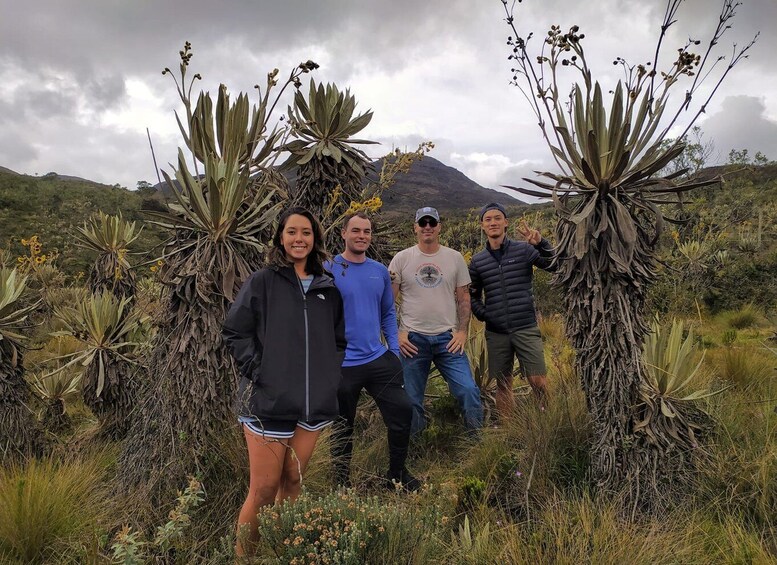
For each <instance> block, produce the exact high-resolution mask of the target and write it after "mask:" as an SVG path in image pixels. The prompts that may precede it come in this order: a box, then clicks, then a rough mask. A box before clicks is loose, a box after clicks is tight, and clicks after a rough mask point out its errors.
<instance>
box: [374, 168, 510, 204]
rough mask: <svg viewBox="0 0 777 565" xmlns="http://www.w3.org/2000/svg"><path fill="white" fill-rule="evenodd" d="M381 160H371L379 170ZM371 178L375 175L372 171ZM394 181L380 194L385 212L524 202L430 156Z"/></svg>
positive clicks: (375, 176)
mask: <svg viewBox="0 0 777 565" xmlns="http://www.w3.org/2000/svg"><path fill="white" fill-rule="evenodd" d="M382 165H383V160H382V159H379V160H378V161H376V162H375V170H376V171H380V168H381V166H382ZM371 176H372V178H373V180H374V179H375V178H377V174H375V173H373V174H372V175H371ZM396 178H397V182H396V184H395V185H394V186H392V187H391V188H390V189H389V190H388V191H386V192H384V193H383V209H384V210H385V211H386V212H389V213H403V214H405V213H411V212H414V211H415V210H417V209H418V208H420V207H421V206H434V207H435V208H437V209H438V210H439V211H440V212H441V213H446V212H447V213H450V212H453V211H463V210H469V209H471V208H478V207H480V206H483V205H484V204H487V203H489V202H499V203H500V204H504V205H506V206H515V205H521V204H525V203H524V202H522V201H520V200H518V199H517V198H513V197H512V196H510V195H508V194H504V193H503V192H499V191H496V190H492V189H490V188H485V187H483V186H480V185H479V184H478V183H476V182H475V181H473V180H472V179H470V178H469V177H467V176H466V175H465V174H464V173H462V172H461V171H459V170H457V169H454V168H453V167H449V166H448V165H445V164H444V163H442V162H440V161H438V160H437V159H435V158H433V157H428V156H427V157H424V158H423V159H421V160H420V161H419V162H417V163H415V164H414V165H413V167H412V168H411V169H410V172H408V173H407V174H406V175H398V176H397V177H396Z"/></svg>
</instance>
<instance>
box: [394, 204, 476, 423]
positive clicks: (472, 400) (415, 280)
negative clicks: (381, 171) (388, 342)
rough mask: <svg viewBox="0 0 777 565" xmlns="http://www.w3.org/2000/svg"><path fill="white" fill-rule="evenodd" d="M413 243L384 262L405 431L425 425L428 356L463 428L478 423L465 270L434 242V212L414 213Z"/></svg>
mask: <svg viewBox="0 0 777 565" xmlns="http://www.w3.org/2000/svg"><path fill="white" fill-rule="evenodd" d="M414 229H415V233H416V237H417V238H418V245H414V246H413V247H409V248H407V249H404V250H402V251H400V252H399V253H397V255H396V256H395V257H394V259H393V260H392V261H391V264H390V265H389V272H390V273H391V286H392V288H393V290H394V297H395V298H400V297H401V302H400V305H399V315H400V324H399V349H400V351H401V353H402V368H403V372H404V378H405V390H406V391H407V394H408V396H410V400H411V401H412V403H413V421H412V424H411V433H413V434H415V433H418V432H420V431H421V430H422V429H423V428H424V426H425V425H426V419H425V417H424V393H425V391H426V382H427V379H428V378H429V369H430V368H431V364H432V362H434V365H435V367H437V369H438V370H439V371H440V373H441V374H442V376H443V378H444V379H445V381H446V382H447V383H448V388H449V389H450V391H451V394H452V395H453V396H454V397H455V398H456V400H458V402H459V405H460V406H461V410H462V412H463V415H464V423H465V425H466V426H467V428H468V429H469V430H477V429H478V428H480V427H481V426H482V425H483V408H482V406H481V404H480V390H479V389H478V387H477V385H476V384H475V381H474V379H473V378H472V372H471V371H470V368H469V361H468V360H467V355H466V354H465V353H464V344H465V343H466V341H467V329H468V328H469V319H470V314H471V310H470V300H469V283H470V277H469V271H468V269H467V264H466V262H465V261H464V258H463V257H462V256H461V253H459V252H458V251H455V250H453V249H451V248H449V247H445V246H443V245H440V215H439V213H438V212H437V210H435V209H434V208H431V207H428V206H427V207H424V208H420V209H419V210H418V211H417V212H416V214H415V227H414Z"/></svg>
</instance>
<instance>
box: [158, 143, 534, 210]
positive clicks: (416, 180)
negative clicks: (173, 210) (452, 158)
mask: <svg viewBox="0 0 777 565" xmlns="http://www.w3.org/2000/svg"><path fill="white" fill-rule="evenodd" d="M373 166H374V170H375V172H372V173H370V174H368V179H369V180H372V181H374V180H376V179H377V176H378V175H377V171H380V169H381V167H382V166H383V159H378V160H377V161H375V162H374V163H373ZM287 178H288V180H289V184H291V185H292V186H294V183H295V181H296V177H295V175H294V174H290V175H287ZM155 188H156V189H157V190H159V189H160V188H161V190H162V192H163V193H164V194H168V195H169V189H168V188H167V185H166V184H165V183H162V184H161V185H159V184H157V185H156V186H155ZM489 202H499V203H500V204H504V205H506V206H520V205H525V204H526V203H525V202H522V201H521V200H518V199H517V198H513V197H512V196H510V195H507V194H504V193H503V192H499V191H497V190H492V189H490V188H485V187H483V186H480V185H479V184H478V183H476V182H475V181H473V180H472V179H470V178H469V177H467V176H466V175H465V174H464V173H462V172H461V171H459V170H457V169H454V168H453V167H449V166H447V165H445V164H444V163H442V162H440V161H438V160H437V159H435V158H433V157H428V156H427V157H424V158H423V159H421V160H420V161H418V162H416V163H415V164H414V165H413V166H412V168H411V169H410V171H409V172H408V173H407V174H404V175H397V177H396V183H395V184H394V186H392V187H391V189H389V190H388V191H386V192H384V193H383V212H384V213H387V214H388V215H404V214H409V213H411V212H415V211H416V210H417V209H418V208H420V207H421V206H434V207H435V208H437V209H438V210H439V211H440V212H441V213H451V212H463V211H465V210H469V209H471V208H479V207H480V206H483V205H484V204H487V203H489Z"/></svg>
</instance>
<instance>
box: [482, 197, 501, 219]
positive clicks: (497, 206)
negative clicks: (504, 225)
mask: <svg viewBox="0 0 777 565" xmlns="http://www.w3.org/2000/svg"><path fill="white" fill-rule="evenodd" d="M489 210H499V211H500V212H502V214H504V217H505V218H506V217H507V212H506V211H505V207H504V206H502V205H501V204H498V203H496V202H491V203H490V204H486V205H485V206H483V207H482V208H481V209H480V221H481V222H482V221H483V216H485V215H486V212H488V211H489Z"/></svg>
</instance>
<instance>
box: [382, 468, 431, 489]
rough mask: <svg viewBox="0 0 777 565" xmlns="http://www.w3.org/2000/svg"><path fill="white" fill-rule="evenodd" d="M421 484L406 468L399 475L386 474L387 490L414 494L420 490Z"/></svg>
mask: <svg viewBox="0 0 777 565" xmlns="http://www.w3.org/2000/svg"><path fill="white" fill-rule="evenodd" d="M421 486H422V483H421V481H420V480H418V479H417V478H415V477H414V476H413V475H411V474H410V471H408V470H407V468H403V469H402V472H401V473H392V472H391V471H389V472H388V473H387V474H386V488H388V489H389V490H400V489H401V490H404V491H406V492H415V491H417V490H418V489H420V488H421Z"/></svg>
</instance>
